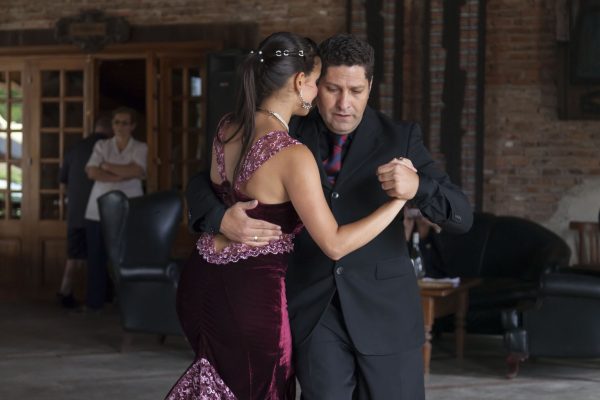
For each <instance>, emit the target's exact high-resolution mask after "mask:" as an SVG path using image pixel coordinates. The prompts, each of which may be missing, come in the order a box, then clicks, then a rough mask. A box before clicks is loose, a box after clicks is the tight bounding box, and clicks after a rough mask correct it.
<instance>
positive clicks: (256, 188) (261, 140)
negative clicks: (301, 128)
mask: <svg viewBox="0 0 600 400" xmlns="http://www.w3.org/2000/svg"><path fill="white" fill-rule="evenodd" d="M320 72H321V62H320V59H319V57H318V55H317V50H316V45H315V44H314V42H312V41H311V40H309V39H306V38H301V37H299V36H297V35H294V34H291V33H287V32H282V33H275V34H273V35H271V36H269V37H267V38H266V39H265V40H264V41H263V42H262V43H261V44H260V45H259V49H258V50H257V51H256V52H254V53H251V54H250V55H249V56H248V57H247V59H246V60H245V61H244V64H243V72H242V74H243V76H242V87H241V91H240V96H239V98H238V101H237V105H236V109H235V111H234V113H233V114H231V115H228V116H226V117H225V118H224V119H223V120H222V121H221V123H220V124H219V128H218V131H217V135H216V137H215V141H214V144H213V159H212V164H211V180H212V182H213V187H214V190H215V191H216V192H217V193H218V194H219V195H220V197H221V198H222V200H223V201H224V202H225V203H226V204H227V205H233V204H234V203H235V202H237V201H248V200H250V199H256V200H258V206H257V207H256V208H254V209H252V210H249V211H248V214H249V215H250V216H251V217H253V218H258V219H263V220H266V221H269V222H272V223H274V224H277V225H279V226H281V229H282V234H281V236H280V238H279V239H278V240H273V241H271V242H269V243H268V244H267V245H265V246H261V247H258V246H248V245H245V244H241V243H236V242H230V241H228V240H227V239H226V238H225V237H224V236H222V235H219V234H216V235H215V234H204V235H202V236H201V237H200V239H199V240H198V243H197V251H195V252H194V253H193V254H192V256H191V257H190V259H189V261H188V262H187V264H186V266H185V268H184V270H183V272H182V275H181V280H180V283H179V289H178V299H177V300H178V301H177V304H178V314H179V318H180V321H181V325H182V327H183V330H184V332H185V335H186V337H187V339H188V341H189V343H190V344H191V346H192V347H193V349H194V352H195V354H196V358H195V360H194V362H193V363H192V365H191V366H190V367H189V368H188V370H187V371H186V372H185V373H184V375H183V376H182V377H181V378H180V379H179V380H178V382H177V383H176V384H175V386H174V387H173V388H172V389H171V391H170V392H169V394H168V395H167V399H168V400H177V399H186V400H191V399H198V400H200V399H207V400H208V399H211V400H212V399H227V400H231V399H238V400H246V399H252V400H267V399H268V400H293V399H294V398H295V397H294V392H295V379H294V375H293V369H292V354H291V350H292V341H291V333H290V327H289V322H288V316H287V304H286V296H285V283H284V279H285V273H286V268H287V257H288V255H289V253H290V252H292V251H293V242H292V241H293V238H294V235H295V234H296V233H298V231H299V230H300V229H302V227H303V226H304V227H305V228H306V229H307V230H308V232H309V233H310V235H311V236H312V237H313V238H314V240H315V242H316V243H317V244H318V245H319V247H321V249H322V250H323V251H324V252H325V254H327V255H328V256H329V257H331V258H332V259H339V258H341V257H343V256H344V255H346V254H348V253H350V252H352V251H354V250H356V249H358V248H359V247H361V246H363V245H365V244H366V243H368V242H369V241H370V240H372V239H373V238H374V237H375V236H377V235H378V234H379V233H380V232H381V231H382V230H383V229H385V227H386V226H387V225H388V224H389V223H390V222H391V221H392V220H393V219H394V218H395V217H396V215H397V214H398V212H399V211H400V210H401V208H402V207H403V205H404V201H401V200H397V199H392V200H390V201H389V202H388V203H386V204H384V205H383V206H381V207H380V208H379V209H377V210H376V211H375V212H373V213H372V214H370V215H369V216H367V217H365V218H363V219H361V220H359V221H356V222H353V223H351V224H348V225H344V226H338V224H337V222H336V221H335V218H334V217H333V215H332V214H331V211H330V209H329V207H328V205H327V202H326V200H325V198H324V195H323V191H322V189H321V181H320V176H319V172H318V169H317V165H316V161H315V159H314V157H313V155H312V153H311V152H310V150H308V148H306V147H305V146H304V145H302V144H301V143H300V142H298V141H297V140H295V139H293V138H292V137H290V136H289V135H288V122H289V120H290V118H291V116H292V115H300V116H303V115H306V114H308V111H309V109H310V108H311V102H312V101H313V100H314V98H315V97H316V94H317V86H316V81H317V79H318V78H319V75H320ZM403 162H405V163H410V162H409V161H403ZM409 166H410V167H412V165H409Z"/></svg>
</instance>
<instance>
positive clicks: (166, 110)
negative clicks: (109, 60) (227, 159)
mask: <svg viewBox="0 0 600 400" xmlns="http://www.w3.org/2000/svg"><path fill="white" fill-rule="evenodd" d="M196 54H198V53H196ZM158 68H159V71H160V72H159V74H158V76H160V82H159V85H158V87H159V94H160V95H159V97H158V99H159V104H158V110H160V118H159V127H160V128H159V135H158V143H157V145H158V159H159V168H158V187H159V189H161V190H176V191H179V192H180V193H182V195H183V193H184V191H185V187H186V185H187V182H188V180H189V178H190V177H192V176H193V175H194V174H196V173H198V172H200V171H204V170H206V169H207V168H209V167H210V160H209V159H208V157H209V147H208V146H210V145H211V143H208V140H207V134H206V133H207V132H206V59H205V57H203V56H196V57H189V56H187V57H186V56H183V55H180V56H174V55H169V56H162V57H159V58H158ZM185 209H187V207H185ZM185 214H186V213H184V215H183V218H182V225H181V229H180V232H179V235H178V239H177V240H176V243H175V249H174V250H173V253H174V255H175V256H177V257H186V256H187V255H188V254H189V252H190V250H191V249H192V248H193V240H194V238H193V237H192V236H191V235H190V234H189V232H188V231H187V228H186V224H187V215H185Z"/></svg>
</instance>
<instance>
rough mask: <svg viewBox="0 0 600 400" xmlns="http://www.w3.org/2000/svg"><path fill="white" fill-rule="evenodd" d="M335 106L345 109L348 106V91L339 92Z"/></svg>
mask: <svg viewBox="0 0 600 400" xmlns="http://www.w3.org/2000/svg"><path fill="white" fill-rule="evenodd" d="M336 105H337V107H338V109H340V110H347V109H348V108H349V107H350V97H349V96H348V93H346V92H341V93H340V94H339V96H338V98H337V104H336Z"/></svg>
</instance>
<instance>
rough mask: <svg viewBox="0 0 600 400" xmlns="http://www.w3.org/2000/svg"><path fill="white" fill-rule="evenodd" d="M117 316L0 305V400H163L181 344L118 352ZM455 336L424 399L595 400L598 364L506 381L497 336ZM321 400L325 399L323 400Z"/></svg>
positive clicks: (548, 365) (531, 371)
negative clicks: (460, 352) (461, 353)
mask: <svg viewBox="0 0 600 400" xmlns="http://www.w3.org/2000/svg"><path fill="white" fill-rule="evenodd" d="M120 340H121V331H120V328H119V319H118V315H117V314H116V311H115V310H114V309H113V310H109V311H107V312H104V313H102V314H99V315H81V314H72V313H71V314H70V313H67V312H64V311H62V310H60V309H59V308H58V307H56V306H55V305H54V304H49V303H36V304H34V303H22V302H14V301H8V302H7V301H3V302H2V303H1V304H0V399H24V400H25V399H32V400H34V399H35V400H49V399H53V400H54V399H61V400H71V399H86V400H96V399H98V400H118V399H127V400H138V399H139V400H141V399H144V400H145V399H162V398H163V397H164V395H165V393H166V392H167V391H168V390H169V388H170V386H171V385H172V384H173V383H174V382H175V380H176V379H177V378H178V376H179V375H180V374H181V373H182V372H183V371H184V370H185V368H186V367H187V366H188V365H189V363H190V362H191V359H192V353H191V351H190V350H189V349H188V346H187V344H186V343H185V341H184V340H183V338H168V339H167V342H166V344H165V345H162V346H161V345H159V344H158V343H157V341H156V338H155V337H153V336H149V335H136V336H135V337H134V341H133V343H132V346H131V348H130V349H129V351H127V352H124V353H121V352H119V351H118V350H119V347H120ZM452 349H453V344H452V337H451V336H448V337H444V338H443V339H442V340H440V341H437V342H436V343H434V349H433V350H434V352H433V359H432V364H431V370H432V372H431V375H430V376H429V377H428V379H427V399H428V400H442V399H443V400H454V399H461V400H469V399H473V400H480V399H494V400H495V399H498V400H499V399H503V400H504V399H510V400H521V399H523V400H525V399H527V400H537V399H544V400H558V399H561V400H563V399H564V400H566V399H569V400H571V399H574V400H591V399H594V400H598V399H600V360H555V359H540V360H537V361H535V362H530V361H528V362H526V363H525V364H524V365H523V367H522V370H521V374H520V375H519V377H518V378H516V379H514V380H506V379H505V378H504V377H503V373H504V365H503V357H502V347H501V341H500V338H498V337H481V336H468V337H467V347H466V358H465V360H464V361H463V362H462V363H460V364H459V363H458V362H457V361H456V359H454V357H452V356H451V351H452ZM324 400H326V399H324Z"/></svg>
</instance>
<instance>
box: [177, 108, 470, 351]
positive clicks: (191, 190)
mask: <svg viewBox="0 0 600 400" xmlns="http://www.w3.org/2000/svg"><path fill="white" fill-rule="evenodd" d="M322 124H323V122H322V120H321V117H320V115H319V113H318V112H317V111H316V110H313V112H311V113H310V114H309V115H308V116H307V117H305V118H297V119H294V120H293V121H292V125H291V131H292V132H293V133H295V136H296V137H297V138H298V139H299V140H300V141H301V142H303V143H304V144H305V145H306V146H307V147H308V148H309V149H310V150H311V151H312V152H313V154H314V155H315V158H316V159H317V160H319V162H318V163H317V164H318V165H319V170H320V174H321V182H322V186H323V191H324V193H325V197H326V198H327V201H328V203H329V206H330V208H331V210H332V212H333V214H334V216H335V218H336V220H337V221H338V223H339V224H346V223H349V222H353V221H356V220H358V219H360V218H362V217H364V216H366V215H368V214H369V213H371V212H373V211H374V210H375V209H376V208H377V207H379V206H380V205H382V204H383V203H384V202H386V201H388V200H389V198H388V196H387V195H386V193H385V192H384V191H383V190H382V189H381V186H380V183H379V181H378V180H377V176H376V174H375V173H376V170H377V167H379V166H380V165H382V164H384V163H386V162H389V161H390V160H391V159H392V158H394V157H405V158H409V159H410V160H411V161H412V162H413V164H414V165H415V167H416V168H417V170H418V171H419V172H418V174H419V179H420V183H419V189H418V191H417V194H416V196H415V198H414V199H413V204H414V205H415V206H417V207H418V208H419V209H420V210H421V212H422V213H423V214H424V215H425V216H427V217H428V218H429V219H430V220H431V221H433V222H435V223H437V224H439V225H440V226H441V227H442V228H443V229H445V230H446V231H448V232H466V231H467V230H468V229H469V228H470V226H471V223H472V210H471V207H470V205H469V202H468V200H467V198H466V196H465V195H464V194H463V193H462V191H461V190H460V189H459V188H458V187H457V186H455V185H453V184H452V183H451V182H450V180H449V178H448V176H447V175H446V174H445V173H444V172H443V171H441V170H440V169H438V168H437V166H436V164H435V162H434V161H433V160H432V158H431V156H430V154H429V152H428V151H427V150H426V149H425V147H424V145H423V141H422V137H421V133H420V129H419V127H418V125H416V124H412V123H394V122H393V121H391V120H390V119H389V118H387V117H386V116H384V115H383V114H381V113H378V112H376V111H375V110H373V109H371V108H369V107H367V109H366V110H365V113H364V116H363V120H362V121H361V123H360V124H359V126H358V127H357V130H356V132H355V134H354V137H353V141H352V144H351V146H350V148H349V150H348V153H347V154H346V157H345V159H344V162H343V164H342V169H341V170H340V173H339V175H338V178H337V181H336V183H335V185H334V186H331V185H330V184H329V182H328V181H327V179H326V175H325V171H324V170H323V168H322V163H321V162H320V160H321V156H320V154H319V141H320V140H326V139H325V138H322V137H321V133H320V132H321V131H322V129H321V126H322ZM209 191H210V186H209V184H208V181H207V180H206V176H204V177H195V178H193V179H192V180H191V181H190V184H189V186H188V193H187V197H188V204H190V224H191V226H193V227H195V228H196V229H201V230H204V231H213V232H214V231H216V230H218V228H219V226H220V221H221V218H222V215H223V212H224V209H223V207H222V206H219V205H218V200H216V198H215V197H214V195H211V193H209ZM286 281H287V298H288V309H289V316H290V323H291V327H292V333H293V337H294V343H295V344H296V345H299V344H301V343H302V342H303V341H305V340H306V339H307V338H308V337H309V336H310V333H311V332H312V330H313V329H314V327H315V326H316V324H317V323H318V321H319V319H320V318H321V316H322V315H323V312H324V311H325V309H326V307H327V306H328V305H329V303H330V302H331V299H332V297H333V296H334V294H335V291H336V288H337V291H338V294H339V299H340V305H341V309H342V310H341V311H342V314H343V317H344V321H345V323H346V327H347V330H348V333H349V335H350V337H351V338H352V341H353V343H354V345H355V347H356V349H357V350H358V351H359V352H361V353H363V354H371V355H377V354H391V353H396V352H399V351H403V350H407V349H412V348H416V347H419V346H421V345H422V344H423V341H424V329H423V317H422V310H421V303H420V296H419V290H418V286H417V282H416V279H415V275H414V272H413V268H412V263H411V261H410V259H409V257H408V251H407V246H406V241H405V239H404V226H403V223H402V217H401V216H399V217H398V218H396V219H395V220H394V222H392V223H391V224H390V226H388V227H387V228H386V229H385V230H384V231H383V232H382V233H381V234H380V235H379V236H378V237H377V238H375V239H374V240H372V241H371V242H370V243H368V244H367V245H365V246H364V247H362V248H360V249H358V250H356V251H354V252H353V253H351V254H348V255H347V256H345V257H343V258H342V259H340V260H339V261H337V262H335V261H332V260H330V259H329V258H328V257H327V256H325V254H324V253H323V252H322V251H321V250H320V249H319V247H318V246H317V245H316V243H315V242H314V241H313V240H312V239H311V238H310V236H309V235H308V233H307V232H306V231H303V232H302V233H301V234H300V235H298V236H297V238H296V240H295V251H294V253H293V254H292V255H291V256H290V262H289V267H288V272H287V278H286Z"/></svg>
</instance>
